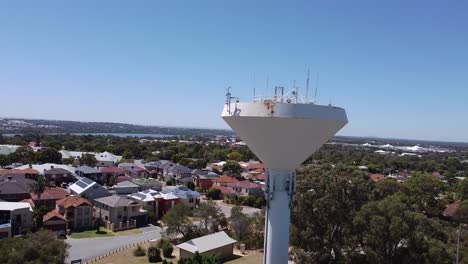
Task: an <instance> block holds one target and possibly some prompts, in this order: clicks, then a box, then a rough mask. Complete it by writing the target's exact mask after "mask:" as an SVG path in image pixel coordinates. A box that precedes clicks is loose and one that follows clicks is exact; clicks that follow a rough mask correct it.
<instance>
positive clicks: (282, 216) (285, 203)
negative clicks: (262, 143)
mask: <svg viewBox="0 0 468 264" xmlns="http://www.w3.org/2000/svg"><path fill="white" fill-rule="evenodd" d="M293 181H294V172H293V171H290V170H269V171H268V177H267V186H266V188H267V189H266V191H267V193H266V199H267V211H266V217H265V256H264V260H263V261H264V263H265V264H286V263H288V255H289V254H288V253H289V225H290V199H291V197H292V192H293V191H294V190H293V189H294V188H293V184H294V182H293Z"/></svg>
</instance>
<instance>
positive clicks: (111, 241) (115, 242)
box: [66, 226, 161, 263]
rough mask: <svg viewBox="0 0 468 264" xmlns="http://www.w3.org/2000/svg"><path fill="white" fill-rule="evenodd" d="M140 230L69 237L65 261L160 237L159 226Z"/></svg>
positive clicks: (84, 257)
mask: <svg viewBox="0 0 468 264" xmlns="http://www.w3.org/2000/svg"><path fill="white" fill-rule="evenodd" d="M142 230H143V233H142V234H137V235H128V236H116V237H104V238H82V239H72V238H69V239H67V240H66V241H67V243H68V244H69V245H70V248H69V249H68V258H67V261H66V263H70V261H72V260H76V259H82V260H91V259H93V258H96V257H98V256H102V255H104V254H106V253H108V252H111V251H113V250H116V249H119V248H122V247H125V246H127V245H130V244H134V243H139V242H143V241H146V240H150V239H159V238H161V228H159V227H155V226H149V227H144V228H142Z"/></svg>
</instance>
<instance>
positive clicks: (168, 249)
mask: <svg viewBox="0 0 468 264" xmlns="http://www.w3.org/2000/svg"><path fill="white" fill-rule="evenodd" d="M161 250H162V252H163V256H164V257H165V258H170V257H172V252H173V251H174V247H173V246H172V245H171V244H170V243H165V244H163V245H162V246H161Z"/></svg>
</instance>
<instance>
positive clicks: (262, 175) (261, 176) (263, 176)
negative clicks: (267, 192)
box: [255, 173, 266, 181]
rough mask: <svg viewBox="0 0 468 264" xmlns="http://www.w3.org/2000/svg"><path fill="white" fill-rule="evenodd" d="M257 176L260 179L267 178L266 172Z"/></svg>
mask: <svg viewBox="0 0 468 264" xmlns="http://www.w3.org/2000/svg"><path fill="white" fill-rule="evenodd" d="M255 178H256V179H257V180H259V181H264V180H265V179H266V174H265V173H262V174H259V175H257V176H256V177H255Z"/></svg>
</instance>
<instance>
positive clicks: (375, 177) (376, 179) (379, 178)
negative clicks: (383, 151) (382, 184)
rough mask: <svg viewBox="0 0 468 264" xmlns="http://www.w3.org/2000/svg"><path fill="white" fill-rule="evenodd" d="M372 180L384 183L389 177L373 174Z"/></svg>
mask: <svg viewBox="0 0 468 264" xmlns="http://www.w3.org/2000/svg"><path fill="white" fill-rule="evenodd" d="M370 178H371V180H373V181H374V182H379V181H383V180H385V179H387V177H385V175H383V174H371V175H370Z"/></svg>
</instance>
